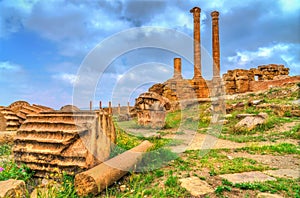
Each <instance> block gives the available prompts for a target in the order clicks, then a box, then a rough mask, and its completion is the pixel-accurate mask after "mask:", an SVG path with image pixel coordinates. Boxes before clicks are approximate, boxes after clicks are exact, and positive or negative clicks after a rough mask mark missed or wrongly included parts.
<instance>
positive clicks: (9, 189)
mask: <svg viewBox="0 0 300 198" xmlns="http://www.w3.org/2000/svg"><path fill="white" fill-rule="evenodd" d="M26 194H27V190H26V187H25V182H24V181H22V180H15V179H9V180H6V181H0V198H4V197H5V198H6V197H20V198H22V197H24V198H25V197H26Z"/></svg>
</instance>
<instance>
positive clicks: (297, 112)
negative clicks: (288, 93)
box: [291, 109, 300, 117]
mask: <svg viewBox="0 0 300 198" xmlns="http://www.w3.org/2000/svg"><path fill="white" fill-rule="evenodd" d="M291 114H292V116H296V117H300V110H297V109H296V110H292V111H291Z"/></svg>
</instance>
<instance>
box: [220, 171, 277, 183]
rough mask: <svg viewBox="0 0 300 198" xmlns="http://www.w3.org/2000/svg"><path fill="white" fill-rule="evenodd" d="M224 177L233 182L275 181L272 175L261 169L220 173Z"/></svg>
mask: <svg viewBox="0 0 300 198" xmlns="http://www.w3.org/2000/svg"><path fill="white" fill-rule="evenodd" d="M219 176H220V177H221V178H223V179H227V180H228V181H230V182H231V183H233V184H238V183H246V182H250V183H253V182H265V181H275V180H276V179H275V178H274V177H270V176H268V175H266V174H264V173H262V172H259V171H252V172H244V173H234V174H224V175H219Z"/></svg>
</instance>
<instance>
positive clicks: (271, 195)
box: [256, 193, 283, 198]
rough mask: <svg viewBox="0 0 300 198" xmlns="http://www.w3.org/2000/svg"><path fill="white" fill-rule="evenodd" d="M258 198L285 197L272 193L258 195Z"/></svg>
mask: <svg viewBox="0 0 300 198" xmlns="http://www.w3.org/2000/svg"><path fill="white" fill-rule="evenodd" d="M256 198H283V197H282V196H280V195H277V194H271V193H258V194H257V196H256Z"/></svg>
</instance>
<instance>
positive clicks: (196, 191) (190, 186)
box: [179, 177, 214, 196]
mask: <svg viewBox="0 0 300 198" xmlns="http://www.w3.org/2000/svg"><path fill="white" fill-rule="evenodd" d="M179 182H181V184H180V185H181V186H182V187H183V188H185V189H187V190H188V191H189V192H190V193H191V195H192V196H201V195H205V194H208V193H212V192H214V189H213V188H212V187H211V186H210V185H209V184H208V183H207V182H205V181H202V180H200V179H199V178H198V177H188V178H183V179H180V180H179Z"/></svg>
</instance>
